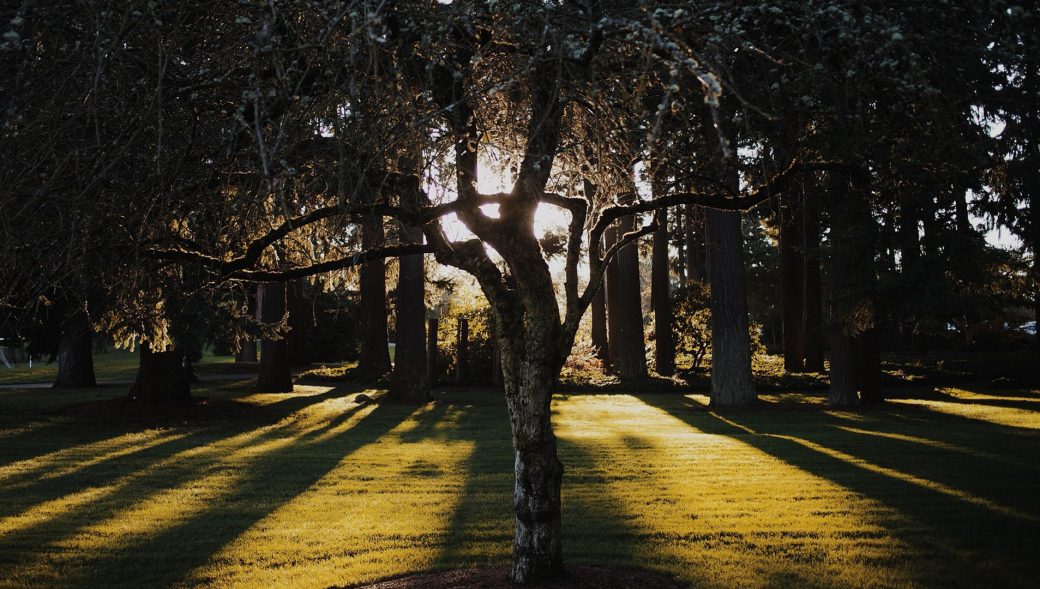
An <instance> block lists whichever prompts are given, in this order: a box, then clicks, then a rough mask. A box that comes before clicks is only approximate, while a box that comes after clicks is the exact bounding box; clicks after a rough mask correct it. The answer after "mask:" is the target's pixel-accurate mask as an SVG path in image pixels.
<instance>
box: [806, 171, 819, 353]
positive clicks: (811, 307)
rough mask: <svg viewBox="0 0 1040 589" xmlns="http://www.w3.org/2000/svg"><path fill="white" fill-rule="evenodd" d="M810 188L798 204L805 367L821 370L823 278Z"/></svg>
mask: <svg viewBox="0 0 1040 589" xmlns="http://www.w3.org/2000/svg"><path fill="white" fill-rule="evenodd" d="M813 188H814V190H813V191H812V192H810V193H807V194H806V195H805V201H804V203H803V207H802V220H803V228H802V234H803V238H804V242H803V243H804V246H803V250H802V251H803V253H804V261H805V270H804V277H805V287H804V289H803V290H804V293H803V294H804V296H805V303H804V308H805V370H807V371H810V372H823V368H824V366H823V279H822V278H821V275H820V203H819V197H818V196H817V194H816V193H815V191H816V187H815V186H814V187H813Z"/></svg>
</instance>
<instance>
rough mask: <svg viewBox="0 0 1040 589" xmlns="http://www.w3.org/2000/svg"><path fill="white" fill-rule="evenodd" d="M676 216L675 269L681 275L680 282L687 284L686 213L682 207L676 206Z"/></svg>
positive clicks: (674, 233)
mask: <svg viewBox="0 0 1040 589" xmlns="http://www.w3.org/2000/svg"><path fill="white" fill-rule="evenodd" d="M674 211H675V214H674V215H673V217H674V218H675V224H674V230H673V231H672V232H671V233H672V236H673V237H674V238H675V251H676V254H677V255H676V257H675V271H676V274H678V276H679V284H680V285H681V286H685V285H686V215H684V214H683V209H682V207H675V209H674Z"/></svg>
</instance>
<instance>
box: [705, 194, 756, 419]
mask: <svg viewBox="0 0 1040 589" xmlns="http://www.w3.org/2000/svg"><path fill="white" fill-rule="evenodd" d="M731 183H732V181H731ZM704 219H705V228H706V232H705V233H706V236H707V239H708V265H709V267H708V273H709V275H710V276H711V405H712V406H713V407H742V406H746V405H749V404H750V403H752V402H754V400H755V385H754V381H753V380H752V378H751V338H750V334H749V333H748V329H749V325H748V307H747V284H746V282H745V277H744V241H743V233H742V232H741V228H740V221H741V215H740V213H738V212H733V211H720V210H716V209H708V210H706V211H705V213H704Z"/></svg>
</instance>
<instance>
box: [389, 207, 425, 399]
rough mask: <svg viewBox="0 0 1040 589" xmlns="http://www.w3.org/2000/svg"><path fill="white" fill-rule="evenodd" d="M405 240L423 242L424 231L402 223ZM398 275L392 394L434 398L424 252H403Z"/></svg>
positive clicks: (395, 396)
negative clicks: (428, 357) (429, 364)
mask: <svg viewBox="0 0 1040 589" xmlns="http://www.w3.org/2000/svg"><path fill="white" fill-rule="evenodd" d="M401 231H402V235H401V241H402V242H403V243H422V232H421V231H420V230H417V229H415V228H412V227H402V230H401ZM399 264H400V269H399V271H398V278H397V325H396V326H395V330H394V331H395V333H396V343H397V346H396V348H395V350H394V370H393V373H392V374H391V376H390V392H389V396H390V397H391V398H394V399H399V400H407V401H419V402H425V401H428V400H429V399H430V378H429V372H428V371H427V369H426V300H425V299H426V294H425V293H426V284H425V282H426V272H425V269H424V260H423V256H422V255H421V254H416V255H410V256H401V258H400V261H399Z"/></svg>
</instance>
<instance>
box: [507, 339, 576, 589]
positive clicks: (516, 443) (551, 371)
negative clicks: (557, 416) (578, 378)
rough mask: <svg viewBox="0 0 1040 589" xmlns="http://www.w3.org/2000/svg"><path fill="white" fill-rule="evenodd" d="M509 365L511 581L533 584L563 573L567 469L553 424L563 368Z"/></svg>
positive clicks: (520, 362) (514, 362) (518, 362)
mask: <svg viewBox="0 0 1040 589" xmlns="http://www.w3.org/2000/svg"><path fill="white" fill-rule="evenodd" d="M547 344H548V343H547ZM529 345H530V344H529ZM539 355H541V354H540V353H535V354H528V356H529V357H530V356H539ZM511 360H512V361H506V359H505V358H503V368H504V380H505V389H506V402H507V405H508V407H509V415H510V424H511V429H512V434H513V455H514V476H515V482H514V489H513V511H514V521H515V535H514V540H513V568H512V579H513V581H514V582H515V583H520V584H529V583H534V582H537V581H539V580H541V579H547V578H551V577H555V576H558V575H560V574H561V573H562V572H563V550H562V545H563V544H562V540H561V533H560V530H561V527H560V521H561V520H560V513H561V511H560V486H561V483H562V481H563V464H562V463H561V462H560V460H559V458H558V457H557V454H556V436H555V434H554V433H553V428H552V423H551V421H550V416H551V410H550V403H551V399H552V391H551V387H552V382H553V380H554V379H555V377H556V374H557V373H558V372H559V369H558V368H554V367H551V366H542V365H538V364H536V363H533V362H530V361H527V360H525V359H521V358H512V359H511Z"/></svg>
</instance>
